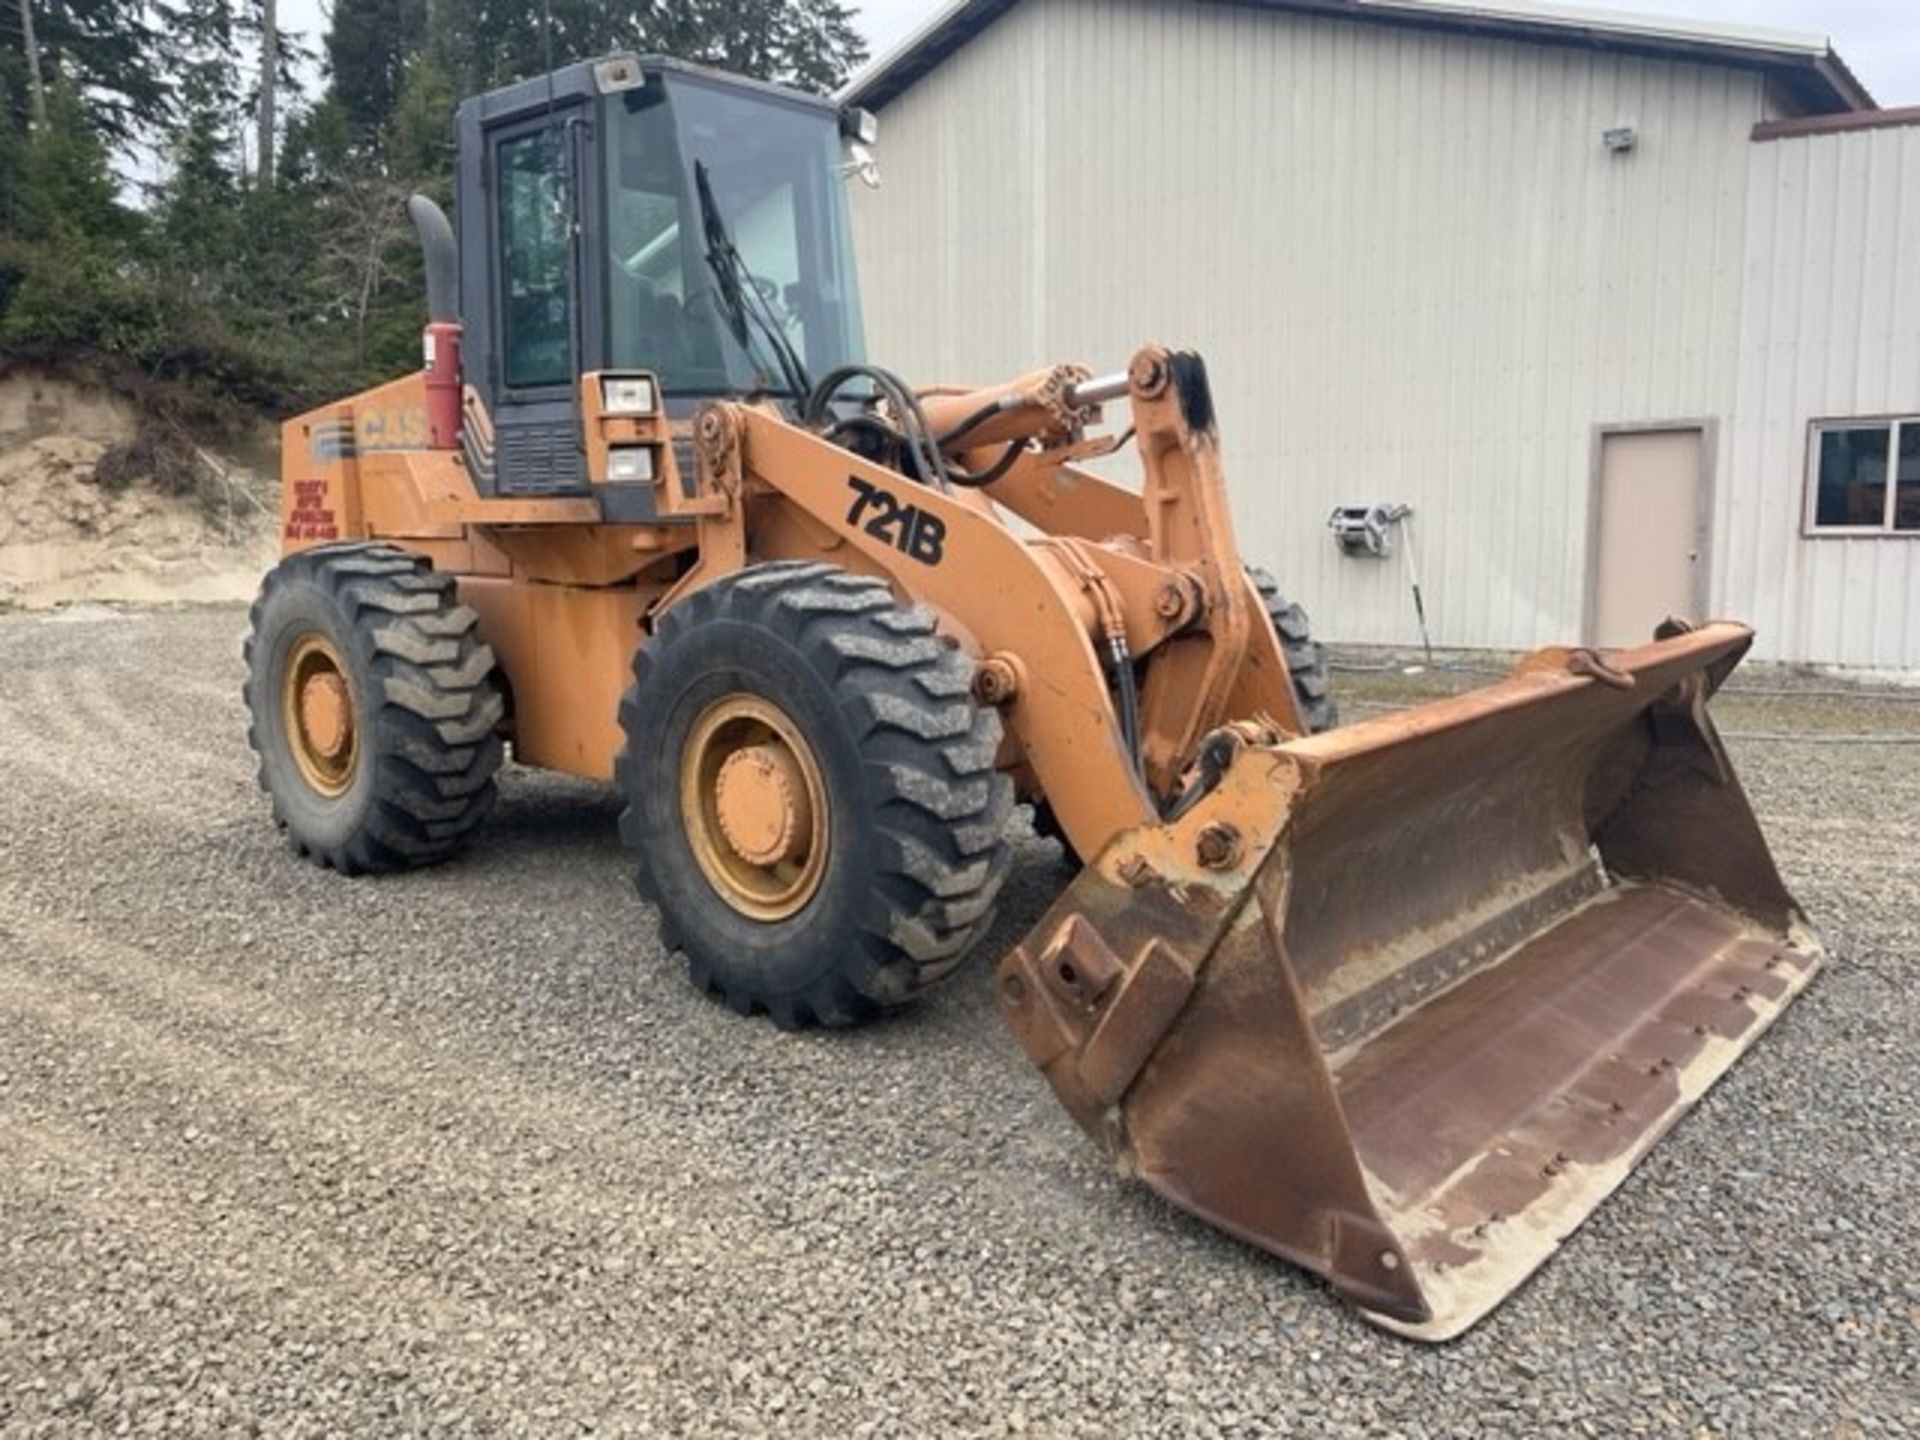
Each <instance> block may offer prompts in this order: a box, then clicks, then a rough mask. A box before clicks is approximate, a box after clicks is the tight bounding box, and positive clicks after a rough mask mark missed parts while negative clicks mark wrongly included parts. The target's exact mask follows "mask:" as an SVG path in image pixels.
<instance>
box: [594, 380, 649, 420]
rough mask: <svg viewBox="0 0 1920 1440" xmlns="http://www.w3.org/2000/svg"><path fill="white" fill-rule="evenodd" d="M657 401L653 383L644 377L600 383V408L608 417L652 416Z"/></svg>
mask: <svg viewBox="0 0 1920 1440" xmlns="http://www.w3.org/2000/svg"><path fill="white" fill-rule="evenodd" d="M656 400H657V397H656V396H655V395H654V392H653V381H652V380H650V379H647V378H646V377H644V376H641V377H637V378H636V377H633V376H626V377H621V378H609V379H606V380H602V381H601V382H600V408H601V410H602V411H603V412H604V413H606V414H608V415H651V414H653V411H654V405H655V403H656Z"/></svg>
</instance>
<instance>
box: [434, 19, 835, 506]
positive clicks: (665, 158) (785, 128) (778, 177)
mask: <svg viewBox="0 0 1920 1440" xmlns="http://www.w3.org/2000/svg"><path fill="white" fill-rule="evenodd" d="M457 130H458V141H459V164H458V170H457V175H458V181H457V184H458V202H459V203H458V226H459V240H460V312H461V316H460V318H461V320H462V322H463V324H464V327H465V345H466V358H467V370H466V373H467V377H468V381H469V383H470V384H472V385H473V386H474V387H475V389H477V390H478V391H479V393H480V394H481V396H482V397H483V398H484V399H485V401H486V403H487V408H488V411H489V413H490V415H491V417H492V421H493V434H494V447H493V448H494V454H493V455H492V456H490V457H487V458H488V459H489V460H490V462H491V463H488V464H484V465H478V466H476V467H475V469H474V476H475V481H476V484H478V485H480V486H481V488H482V489H483V490H484V491H491V492H492V493H501V494H518V495H528V494H556V493H558V494H565V493H570V492H577V491H579V490H580V489H581V488H582V487H584V485H585V483H586V474H585V469H584V463H583V458H584V457H583V452H582V446H581V438H580V417H579V412H578V407H579V395H578V382H579V377H580V376H581V374H583V373H585V372H588V371H602V370H646V371H651V372H653V373H654V374H655V375H657V376H658V378H659V382H660V386H661V390H662V391H663V394H664V398H665V402H666V406H667V410H668V413H669V414H670V415H673V416H676V417H677V416H684V415H686V414H688V413H690V412H691V411H692V410H693V409H694V408H695V407H697V406H698V405H699V404H700V403H701V402H702V401H704V400H707V399H711V398H714V397H724V396H741V395H750V394H768V395H773V396H775V397H780V398H785V399H790V400H791V401H792V402H793V403H795V404H798V403H800V401H802V400H804V398H805V396H804V394H803V393H801V392H802V390H803V389H804V385H805V378H806V377H807V376H809V375H811V376H819V375H822V374H825V373H826V372H828V371H831V370H834V369H836V368H837V367H839V366H842V365H845V364H849V363H852V362H857V361H859V360H860V359H862V358H863V349H864V346H863V342H862V335H861V325H860V306H859V298H858V293H857V290H856V286H855V281H854V268H853V253H852V237H851V234H850V228H849V220H848V213H847V201H846V195H845V189H844V185H843V182H842V178H841V177H842V175H843V173H844V172H845V169H846V167H845V166H844V165H843V163H842V157H841V146H842V135H843V120H842V113H841V111H840V108H839V107H838V106H837V105H836V104H835V103H834V102H833V101H831V100H828V99H824V98H821V97H818V96H813V95H808V94H805V93H802V92H800V91H795V90H789V89H786V88H784V87H780V86H775V85H768V84H764V83H761V82H759V81H753V80H745V79H741V78H740V77H737V76H732V75H725V74H721V73H719V72H716V71H710V70H705V69H702V68H700V67H697V66H693V65H688V64H686V63H684V62H680V61H674V60H663V59H655V58H646V59H641V58H637V57H635V56H631V55H620V56H615V57H613V58H611V59H607V60H600V61H592V62H585V63H581V64H577V65H572V66H569V67H567V68H566V69H563V70H560V71H557V72H556V73H555V74H554V75H553V76H552V77H551V79H550V80H549V79H548V78H547V77H541V78H538V79H534V80H529V81H524V82H522V83H520V84H518V85H513V86H510V87H508V88H506V89H503V90H498V91H495V92H493V93H492V94H489V95H483V96H480V97H478V98H476V99H472V100H468V101H466V102H465V103H463V104H462V105H461V106H460V109H459V114H458V119H457ZM635 518H638V517H635Z"/></svg>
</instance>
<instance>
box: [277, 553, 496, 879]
mask: <svg viewBox="0 0 1920 1440" xmlns="http://www.w3.org/2000/svg"><path fill="white" fill-rule="evenodd" d="M250 618H251V621H252V630H251V632H250V633H249V634H248V636H247V641H246V647H245V651H244V654H245V658H246V665H247V680H246V685H245V689H244V690H243V692H242V693H243V695H244V697H245V699H246V702H247V710H248V712H249V714H250V716H251V723H250V725H249V727H248V732H247V740H248V743H249V744H251V745H252V747H253V749H254V751H255V753H256V754H258V755H259V757H260V787H261V788H262V789H263V790H265V791H266V792H267V794H268V795H270V796H271V797H272V799H273V818H274V820H275V821H276V822H277V823H278V824H279V825H280V826H281V827H282V828H283V829H285V830H286V832H287V835H288V838H289V840H290V841H291V842H292V844H293V846H294V848H295V850H296V851H298V852H299V853H300V854H302V855H305V856H308V857H309V858H311V859H313V860H315V861H317V862H319V863H320V864H322V865H326V866H329V867H331V868H333V869H335V870H339V871H342V872H344V873H346V874H349V875H353V874H359V873H362V872H366V871H390V870H404V869H410V868H412V867H414V866H420V865H431V864H434V863H436V862H438V861H441V860H444V859H446V858H447V857H448V856H449V855H451V854H452V853H453V852H454V851H456V850H457V849H459V848H460V846H461V845H463V844H464V843H465V842H466V841H467V839H468V837H469V836H471V835H472V833H473V831H474V830H475V829H476V828H477V827H478V826H479V824H480V822H481V821H482V820H484V819H485V818H486V815H487V812H488V811H489V810H490V809H491V808H492V807H493V801H494V780H493V777H494V772H495V771H497V770H498V769H499V768H500V757H501V745H500V740H499V737H498V736H497V735H496V734H495V733H494V732H495V730H496V728H497V727H498V726H499V724H500V719H501V716H502V714H503V709H504V707H503V703H502V700H501V695H500V688H499V683H498V681H497V679H496V675H495V669H494V659H493V651H491V650H490V649H488V648H487V646H485V645H483V644H482V643H481V642H480V638H479V635H478V625H479V619H478V617H477V616H476V615H475V614H474V613H473V611H472V610H470V609H468V608H467V607H466V606H465V605H462V604H460V603H459V601H458V600H457V599H456V597H455V594H454V584H453V579H452V577H451V576H447V575H436V574H434V573H433V569H432V567H431V565H429V563H428V562H427V560H426V559H425V557H423V556H420V555H415V554H412V553H411V552H409V551H406V550H401V549H398V548H396V547H395V546H392V545H379V544H371V545H369V544H348V545H328V546H324V547H321V548H318V549H314V550H304V551H301V552H299V553H297V554H294V555H289V556H288V557H287V558H286V559H284V560H282V561H281V562H280V563H279V564H278V565H276V566H275V567H274V568H273V569H272V570H270V571H268V572H267V576H266V579H265V580H264V581H263V582H262V584H261V588H260V596H259V598H258V599H257V600H255V601H254V604H253V610H252V612H251V616H250Z"/></svg>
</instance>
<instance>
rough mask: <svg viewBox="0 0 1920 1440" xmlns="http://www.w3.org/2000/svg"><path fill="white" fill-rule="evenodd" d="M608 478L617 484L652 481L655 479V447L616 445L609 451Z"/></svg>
mask: <svg viewBox="0 0 1920 1440" xmlns="http://www.w3.org/2000/svg"><path fill="white" fill-rule="evenodd" d="M607 479H608V481H609V482H610V483H612V484H616V485H628V484H632V483H634V482H636V481H640V482H650V481H651V480H652V479H653V447H652V446H651V445H616V446H615V447H614V448H613V449H611V450H609V451H607Z"/></svg>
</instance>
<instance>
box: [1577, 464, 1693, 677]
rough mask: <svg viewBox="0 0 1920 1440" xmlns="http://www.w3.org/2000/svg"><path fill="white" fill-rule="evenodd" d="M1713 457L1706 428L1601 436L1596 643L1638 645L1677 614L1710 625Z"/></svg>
mask: <svg viewBox="0 0 1920 1440" xmlns="http://www.w3.org/2000/svg"><path fill="white" fill-rule="evenodd" d="M1705 450H1706V436H1705V434H1704V432H1703V431H1702V430H1701V429H1700V427H1698V426H1683V427H1678V428H1675V429H1671V430H1625V431H1614V432H1610V433H1604V434H1602V435H1601V437H1600V465H1599V486H1598V493H1597V494H1596V495H1595V497H1594V499H1595V504H1596V509H1597V512H1598V513H1597V514H1596V516H1595V522H1594V523H1595V526H1596V542H1595V546H1594V571H1593V604H1592V608H1591V610H1590V612H1589V614H1590V623H1589V627H1588V628H1589V630H1590V631H1591V635H1590V637H1589V638H1590V639H1591V641H1592V643H1593V644H1596V645H1638V644H1641V643H1643V642H1645V641H1647V640H1649V639H1651V638H1652V637H1653V629H1654V626H1656V625H1658V624H1659V623H1660V622H1661V621H1662V620H1664V619H1666V618H1667V617H1668V616H1669V615H1673V616H1678V617H1680V618H1682V619H1687V620H1699V619H1702V618H1704V617H1703V616H1701V614H1700V608H1701V602H1702V600H1703V598H1704V597H1703V595H1702V593H1701V592H1702V589H1703V586H1702V583H1701V582H1702V579H1703V577H1704V571H1703V570H1702V568H1701V567H1702V563H1703V556H1704V554H1705V541H1706V537H1705V533H1704V531H1705V520H1704V514H1703V507H1702V501H1703V500H1704V498H1705V496H1704V493H1703V487H1702V479H1701V475H1702V466H1703V462H1704V459H1705Z"/></svg>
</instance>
